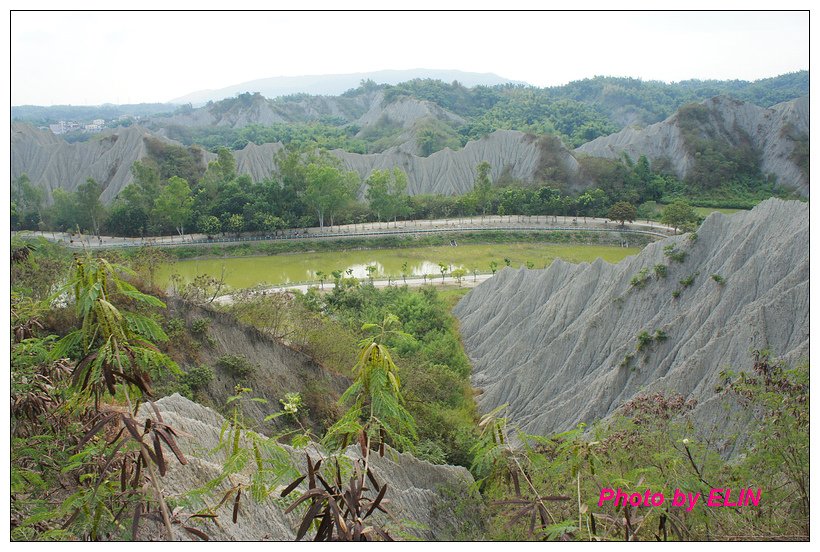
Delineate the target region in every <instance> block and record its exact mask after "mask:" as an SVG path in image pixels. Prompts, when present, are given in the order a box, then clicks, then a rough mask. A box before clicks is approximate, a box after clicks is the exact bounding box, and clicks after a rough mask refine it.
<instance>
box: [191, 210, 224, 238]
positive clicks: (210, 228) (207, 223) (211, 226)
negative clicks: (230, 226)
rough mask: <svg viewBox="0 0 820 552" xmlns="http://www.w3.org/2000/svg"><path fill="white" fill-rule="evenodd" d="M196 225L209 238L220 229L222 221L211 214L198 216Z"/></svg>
mask: <svg viewBox="0 0 820 552" xmlns="http://www.w3.org/2000/svg"><path fill="white" fill-rule="evenodd" d="M197 226H199V231H200V232H202V233H203V234H205V235H206V236H208V239H209V240H210V239H212V238H213V237H214V236H215V235H216V234H219V233H220V232H221V231H222V221H220V220H219V218H218V217H215V216H213V215H205V216H202V217H199V222H198V224H197Z"/></svg>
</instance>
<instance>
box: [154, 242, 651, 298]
mask: <svg viewBox="0 0 820 552" xmlns="http://www.w3.org/2000/svg"><path fill="white" fill-rule="evenodd" d="M638 251H640V248H637V247H616V246H600V245H546V244H534V243H505V244H493V245H459V246H455V247H453V246H441V247H419V248H402V249H370V250H362V251H337V252H333V251H324V252H308V253H290V254H283V255H270V256H259V257H227V258H207V259H191V260H185V261H177V262H175V263H173V264H169V265H163V266H161V267H160V268H159V269H158V270H157V279H158V281H159V282H161V283H162V284H164V285H166V286H167V285H169V283H170V276H171V275H172V274H179V275H180V276H181V277H182V279H183V280H184V281H186V282H190V281H192V280H193V279H194V278H195V277H196V276H199V275H201V274H208V275H210V276H213V277H214V278H220V277H221V275H222V273H223V270H224V274H225V283H226V284H227V285H228V286H230V287H231V288H233V289H242V288H249V287H253V286H257V285H278V284H297V283H304V282H309V281H318V278H317V277H316V273H317V272H319V271H321V272H324V273H325V274H327V275H328V281H330V280H332V277H330V273H331V272H332V271H334V270H341V271H343V272H345V271H347V270H351V271H352V275H353V276H355V277H356V278H362V279H363V278H367V268H366V267H367V266H368V265H373V266H375V267H376V272H375V274H374V276H375V277H376V278H387V277H388V276H392V277H394V278H401V275H402V266H403V265H404V263H407V269H406V270H407V275H408V276H411V275H413V276H422V275H424V274H433V275H436V276H439V277H440V276H441V272H440V269H439V263H444V264H446V265H447V266H448V267H449V270H452V269H455V268H465V269H467V270H468V271H470V272H471V273H472V270H473V269H477V270H478V272H479V273H483V272H491V270H490V262H492V261H495V262H497V263H498V267H499V268H502V267H504V258H505V257H507V258H509V259H510V261H511V263H510V265H511V266H513V267H515V268H518V267H520V266H525V265H526V264H527V262H531V263H533V266H534V268H544V267H546V266H547V265H549V264H550V263H551V262H552V261H553V260H554V259H563V260H565V261H569V262H573V263H580V262H592V261H594V260H595V259H597V258H598V257H600V258H602V259H604V260H605V261H607V262H610V263H617V262H618V261H620V260H621V259H623V258H624V257H627V256H628V255H635V254H636V253H638ZM449 270H448V271H449Z"/></svg>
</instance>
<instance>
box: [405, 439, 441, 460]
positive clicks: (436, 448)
mask: <svg viewBox="0 0 820 552" xmlns="http://www.w3.org/2000/svg"><path fill="white" fill-rule="evenodd" d="M413 454H414V456H415V457H416V458H420V459H421V460H427V461H428V462H430V463H431V464H446V463H447V453H445V452H444V449H442V448H441V446H440V445H439V444H438V443H436V442H435V441H431V440H429V439H424V440H423V441H421V442H419V444H418V445H416V449H415V450H414V451H413Z"/></svg>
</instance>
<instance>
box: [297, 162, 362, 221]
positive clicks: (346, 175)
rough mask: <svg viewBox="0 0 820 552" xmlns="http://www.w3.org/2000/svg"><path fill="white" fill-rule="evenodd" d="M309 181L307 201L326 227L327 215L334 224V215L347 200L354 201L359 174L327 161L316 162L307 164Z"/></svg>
mask: <svg viewBox="0 0 820 552" xmlns="http://www.w3.org/2000/svg"><path fill="white" fill-rule="evenodd" d="M307 182H308V184H307V188H306V189H305V194H304V198H305V203H307V205H308V206H309V207H310V208H311V209H313V211H314V212H315V213H316V216H317V217H318V219H319V227H320V228H321V229H324V227H325V216H328V217H330V225H331V226H333V219H334V215H336V214H337V213H338V212H339V210H340V209H342V208H343V207H344V206H345V204H346V203H347V202H349V201H353V198H354V197H355V194H356V190H357V189H358V187H359V175H358V174H356V173H355V172H345V171H342V170H341V169H339V168H337V167H334V166H333V165H330V164H328V163H325V162H321V163H319V162H314V163H311V164H309V165H308V166H307Z"/></svg>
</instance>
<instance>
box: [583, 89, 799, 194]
mask: <svg viewBox="0 0 820 552" xmlns="http://www.w3.org/2000/svg"><path fill="white" fill-rule="evenodd" d="M701 105H702V106H705V107H706V111H705V113H704V115H705V117H704V120H702V121H697V122H696V123H695V126H696V127H697V132H698V133H699V134H700V135H701V136H702V137H704V138H706V137H708V138H711V139H717V140H720V141H723V142H727V143H729V144H731V145H732V146H738V145H741V144H744V143H751V145H752V146H753V147H754V149H755V150H756V152H757V153H758V154H759V156H760V170H761V172H762V173H763V174H764V175H768V174H773V175H775V176H776V177H777V181H778V183H779V184H781V185H783V186H786V187H789V188H794V189H796V190H797V191H799V192H800V193H801V194H803V195H805V196H807V197H808V195H809V178H808V174H807V170H806V171H804V170H803V169H801V167H800V166H799V164H798V163H797V162H796V155H795V148H796V147H797V146H798V142H800V141H803V140H807V139H808V134H809V109H808V108H809V100H808V97H807V96H805V97H802V98H798V99H796V100H792V101H788V102H784V103H781V104H777V105H775V106H772V107H771V108H768V109H767V108H764V107H759V106H756V105H754V104H751V103H746V102H741V101H739V100H733V99H731V98H728V97H725V96H722V97H716V98H712V99H711V100H706V101H705V102H702V103H701ZM575 153H580V154H585V155H590V156H593V157H609V158H618V157H620V156H621V155H623V154H624V153H626V154H628V155H629V156H630V157H631V158H632V159H637V158H638V157H640V156H641V155H645V156H646V157H647V158H648V159H649V160H650V161H653V162H654V161H663V162H668V163H669V164H670V165H671V168H672V169H674V171H675V172H676V173H677V175H678V177H679V178H684V177H686V175H687V174H688V173H689V171H690V170H691V169H692V167H693V166H694V164H695V155H696V154H697V152H695V151H693V148H692V147H691V144H688V143H687V139H686V137H685V133H684V132H683V131H682V129H681V112H680V111H679V112H677V113H675V114H674V115H672V116H671V117H669V118H668V119H666V120H665V121H662V122H660V123H655V124H653V125H650V126H648V127H646V128H643V129H635V128H632V127H628V128H625V129H623V130H622V131H620V132H617V133H615V134H611V135H609V136H602V137H600V138H596V139H595V140H592V141H591V142H587V143H586V144H584V145H582V146H580V147H579V148H577V149H576V150H575Z"/></svg>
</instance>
